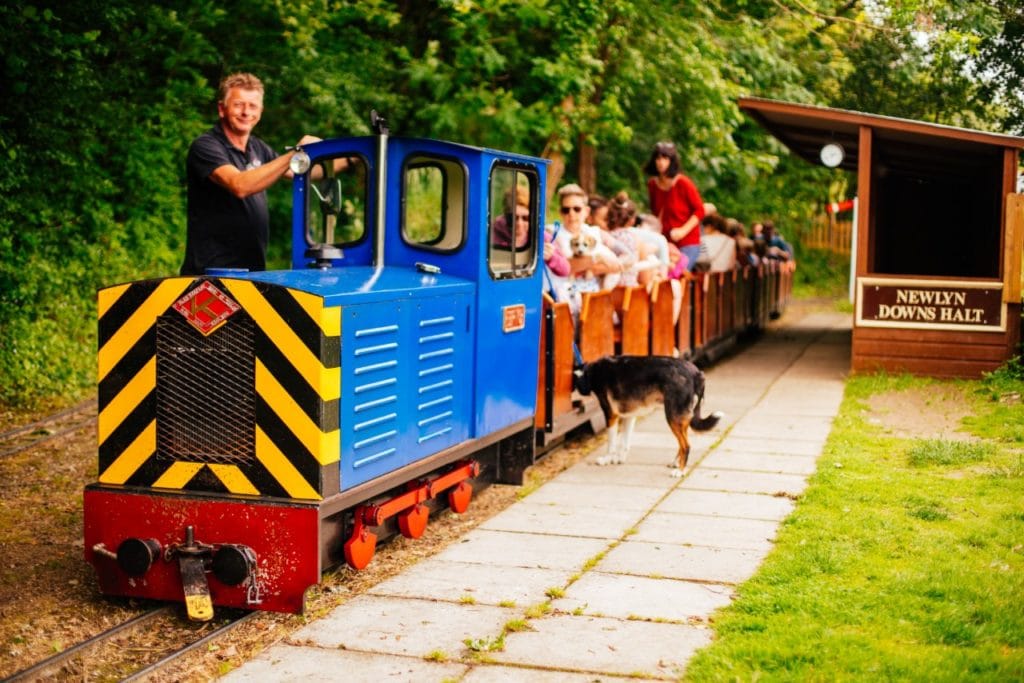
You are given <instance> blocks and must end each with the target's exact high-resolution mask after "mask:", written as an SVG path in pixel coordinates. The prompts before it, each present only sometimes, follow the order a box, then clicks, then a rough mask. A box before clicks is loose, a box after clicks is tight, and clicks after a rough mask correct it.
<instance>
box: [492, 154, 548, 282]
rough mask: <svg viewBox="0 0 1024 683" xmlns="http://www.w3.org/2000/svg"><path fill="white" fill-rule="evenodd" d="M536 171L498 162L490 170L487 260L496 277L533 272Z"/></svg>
mask: <svg viewBox="0 0 1024 683" xmlns="http://www.w3.org/2000/svg"><path fill="white" fill-rule="evenodd" d="M537 185H538V183H537V174H536V172H535V171H533V169H530V168H520V167H515V166H506V165H498V166H495V167H494V170H493V171H492V172H491V185H490V188H491V189H490V200H489V222H488V225H489V230H490V234H489V239H488V244H489V245H490V246H489V250H488V263H489V266H490V269H491V275H492V276H493V277H496V278H510V277H524V276H527V275H530V274H531V273H533V270H534V267H535V263H536V258H537V235H538V234H539V231H538V229H537V226H538V224H539V220H538V218H539V217H538V204H539V199H538V196H537V194H538V193H537Z"/></svg>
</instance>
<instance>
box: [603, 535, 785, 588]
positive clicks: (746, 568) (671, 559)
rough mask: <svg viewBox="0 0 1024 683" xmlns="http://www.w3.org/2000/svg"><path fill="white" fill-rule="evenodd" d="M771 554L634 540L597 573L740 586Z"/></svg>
mask: <svg viewBox="0 0 1024 683" xmlns="http://www.w3.org/2000/svg"><path fill="white" fill-rule="evenodd" d="M769 550H770V546H769V545H767V544H766V545H764V546H762V547H761V548H758V549H756V550H753V549H749V548H748V549H743V548H709V547H707V546H698V545H692V546H681V545H675V544H671V543H648V542H645V541H633V540H630V541H626V542H624V543H620V544H619V545H617V546H615V547H614V548H613V549H612V550H611V552H609V553H608V554H607V555H605V556H604V557H603V558H602V559H601V561H600V562H598V563H597V566H596V567H595V570H597V571H602V572H609V573H617V574H635V575H639V576H650V577H665V578H669V579H686V580H690V581H712V582H717V583H728V584H738V583H742V582H743V581H746V580H747V579H749V578H750V577H751V576H753V575H754V572H756V571H757V568H758V566H759V565H760V564H761V560H763V559H764V556H765V555H767V554H768V551H769Z"/></svg>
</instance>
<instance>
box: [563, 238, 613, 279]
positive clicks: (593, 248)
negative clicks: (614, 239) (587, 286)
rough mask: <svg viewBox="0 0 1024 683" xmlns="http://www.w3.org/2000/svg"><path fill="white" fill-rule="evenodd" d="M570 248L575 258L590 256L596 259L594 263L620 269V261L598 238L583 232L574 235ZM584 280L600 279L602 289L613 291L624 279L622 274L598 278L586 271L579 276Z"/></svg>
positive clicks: (570, 240)
mask: <svg viewBox="0 0 1024 683" xmlns="http://www.w3.org/2000/svg"><path fill="white" fill-rule="evenodd" d="M569 248H570V249H571V250H572V255H573V257H574V258H579V257H583V256H589V257H591V258H592V259H594V263H601V264H604V265H606V266H609V267H611V268H618V266H619V259H618V257H616V256H615V252H613V251H612V250H611V249H609V248H608V247H607V246H605V244H604V242H602V241H601V240H600V239H599V238H598V237H597V236H595V235H593V234H591V233H589V232H586V231H581V232H580V233H579V234H577V235H573V236H572V237H570V238H569ZM577 277H578V278H583V279H593V280H597V279H600V288H601V289H611V288H613V287H614V286H615V285H617V284H619V280H620V279H622V274H621V273H617V272H616V273H607V274H605V275H604V276H597V275H595V274H594V273H593V272H591V271H589V270H588V271H586V272H585V273H582V274H580V275H578V276H577Z"/></svg>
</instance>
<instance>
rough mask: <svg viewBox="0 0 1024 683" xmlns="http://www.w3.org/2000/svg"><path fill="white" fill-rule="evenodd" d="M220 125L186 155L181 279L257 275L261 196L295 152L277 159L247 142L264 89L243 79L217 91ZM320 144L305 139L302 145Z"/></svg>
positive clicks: (261, 265)
mask: <svg viewBox="0 0 1024 683" xmlns="http://www.w3.org/2000/svg"><path fill="white" fill-rule="evenodd" d="M217 112H218V114H219V116H220V121H219V122H218V123H217V125H215V126H214V127H213V128H211V129H210V130H208V131H207V132H205V133H203V134H202V135H200V136H199V137H198V138H196V140H195V141H194V142H193V143H192V146H191V147H190V148H189V150H188V160H187V161H186V167H187V175H188V233H187V236H186V241H185V263H184V264H183V265H182V267H181V274H182V275H201V274H202V273H203V272H205V271H206V269H207V268H248V269H249V270H263V269H265V268H266V261H267V239H268V237H269V234H270V214H269V212H268V210H267V193H266V189H267V188H268V187H270V186H271V185H273V184H274V183H275V182H277V181H278V179H280V178H281V177H282V176H287V177H288V178H291V177H292V172H291V171H290V170H289V169H288V162H289V161H290V160H291V157H292V155H293V154H294V152H287V153H286V154H283V155H280V156H279V155H278V154H277V152H275V151H274V150H273V149H271V148H270V146H269V145H267V144H266V143H265V142H263V141H262V140H260V139H259V138H257V137H255V136H254V135H252V129H253V128H255V127H256V124H257V123H259V120H260V116H261V114H262V113H263V83H261V82H260V79H258V78H256V76H254V75H252V74H249V73H236V74H231V75H230V76H226V77H225V78H224V80H222V81H221V83H220V90H219V92H218V100H217ZM319 139H320V138H316V137H313V136H311V135H305V136H303V138H302V139H301V140H299V144H300V145H304V144H308V143H311V142H316V141H318V140H319Z"/></svg>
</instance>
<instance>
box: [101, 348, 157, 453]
mask: <svg viewBox="0 0 1024 683" xmlns="http://www.w3.org/2000/svg"><path fill="white" fill-rule="evenodd" d="M155 387H156V357H153V358H150V359H149V362H148V363H146V364H145V365H144V366H143V367H142V369H141V370H139V372H138V374H137V375H135V376H134V377H132V378H131V380H130V381H129V382H128V383H127V384H126V385H124V388H123V389H121V391H119V392H118V394H117V396H115V397H114V398H113V399H112V400H111V401H110V403H108V404H107V405H106V406H104V407H103V410H102V411H101V412H100V414H99V418H98V419H97V422H98V427H97V431H98V433H99V443H103V442H104V441H106V440H107V437H108V436H110V434H111V433H112V432H113V431H114V430H115V429H117V427H118V425H120V424H121V423H122V422H123V421H124V419H125V418H126V417H128V414H129V413H131V412H132V411H133V410H134V409H135V408H136V406H138V405H139V401H141V400H142V399H144V398H145V397H146V395H147V394H149V392H151V391H153V389H154V388H155Z"/></svg>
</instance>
